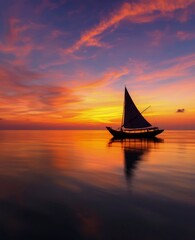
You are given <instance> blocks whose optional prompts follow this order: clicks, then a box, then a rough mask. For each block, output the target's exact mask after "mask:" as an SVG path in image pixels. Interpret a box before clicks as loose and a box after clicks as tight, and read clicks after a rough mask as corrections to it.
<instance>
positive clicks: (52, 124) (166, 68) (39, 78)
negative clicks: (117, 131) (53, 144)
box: [0, 0, 195, 129]
mask: <svg viewBox="0 0 195 240" xmlns="http://www.w3.org/2000/svg"><path fill="white" fill-rule="evenodd" d="M0 6H1V7H0V19H1V24H0V113H1V116H0V129H104V128H105V126H107V125H109V126H113V127H118V126H120V123H121V115H122V110H123V98H124V97H123V95H124V87H125V85H126V87H127V89H128V90H129V93H130V95H131V97H132V98H133V100H134V102H135V104H136V105H137V107H138V109H139V110H140V111H142V110H144V109H145V108H146V107H148V106H149V105H151V108H149V109H148V110H147V111H146V112H145V113H144V116H145V117H146V119H147V120H148V121H150V122H151V123H152V124H153V125H155V126H159V127H162V128H165V129H195V0H134V1H132V0H129V1H122V0H112V1H105V0H55V1H54V0H33V1H32V0H17V1H16V0H0Z"/></svg>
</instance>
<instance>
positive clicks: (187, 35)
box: [177, 31, 195, 41]
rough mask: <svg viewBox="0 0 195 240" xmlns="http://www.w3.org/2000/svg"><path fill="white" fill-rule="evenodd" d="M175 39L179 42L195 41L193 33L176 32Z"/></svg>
mask: <svg viewBox="0 0 195 240" xmlns="http://www.w3.org/2000/svg"><path fill="white" fill-rule="evenodd" d="M177 38H178V39H179V40H181V41H186V40H192V39H195V32H186V31H178V32H177Z"/></svg>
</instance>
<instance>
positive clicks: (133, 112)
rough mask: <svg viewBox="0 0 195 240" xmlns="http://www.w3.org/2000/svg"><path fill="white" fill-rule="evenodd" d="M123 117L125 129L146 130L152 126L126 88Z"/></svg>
mask: <svg viewBox="0 0 195 240" xmlns="http://www.w3.org/2000/svg"><path fill="white" fill-rule="evenodd" d="M123 117H124V119H123V126H124V127H125V128H146V127H150V126H151V124H150V123H149V122H148V121H147V120H146V119H145V118H144V117H143V116H142V114H141V113H140V112H139V110H138V109H137V107H136V106H135V104H134V102H133V100H132V99H131V97H130V95H129V93H128V91H127V89H126V88H125V104H124V116H123ZM123 126H122V127H123Z"/></svg>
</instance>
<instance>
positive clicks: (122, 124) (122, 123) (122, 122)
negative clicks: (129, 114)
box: [120, 86, 126, 129]
mask: <svg viewBox="0 0 195 240" xmlns="http://www.w3.org/2000/svg"><path fill="white" fill-rule="evenodd" d="M125 89H126V86H125ZM124 113H125V91H124V99H123V112H122V119H121V127H120V128H121V129H122V127H123V126H124Z"/></svg>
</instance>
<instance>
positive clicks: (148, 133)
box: [106, 87, 164, 138]
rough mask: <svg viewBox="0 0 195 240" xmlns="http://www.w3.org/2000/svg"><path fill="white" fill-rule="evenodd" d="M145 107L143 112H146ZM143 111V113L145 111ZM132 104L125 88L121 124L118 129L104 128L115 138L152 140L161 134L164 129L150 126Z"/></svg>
mask: <svg viewBox="0 0 195 240" xmlns="http://www.w3.org/2000/svg"><path fill="white" fill-rule="evenodd" d="M148 108H149V107H147V108H146V109H145V110H147V109H148ZM145 110H144V111H145ZM144 111H142V112H140V111H139V110H138V109H137V107H136V105H135V104H134V102H133V100H132V98H131V97H130V95H129V92H128V91H127V89H126V87H125V95H124V110H123V117H122V123H121V126H120V128H119V129H116V130H115V129H113V128H111V127H106V128H107V130H108V131H109V132H110V133H111V134H112V135H113V137H115V138H153V137H155V136H156V135H158V134H160V133H162V132H163V131H164V129H159V128H158V127H154V126H152V125H151V124H150V123H149V122H148V121H147V120H146V119H145V118H144V117H143V115H142V113H143V112H144Z"/></svg>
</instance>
